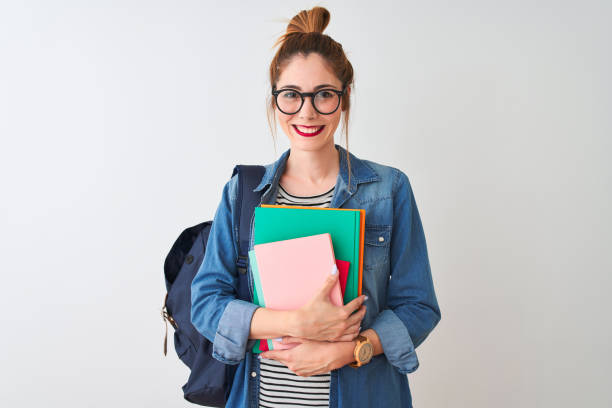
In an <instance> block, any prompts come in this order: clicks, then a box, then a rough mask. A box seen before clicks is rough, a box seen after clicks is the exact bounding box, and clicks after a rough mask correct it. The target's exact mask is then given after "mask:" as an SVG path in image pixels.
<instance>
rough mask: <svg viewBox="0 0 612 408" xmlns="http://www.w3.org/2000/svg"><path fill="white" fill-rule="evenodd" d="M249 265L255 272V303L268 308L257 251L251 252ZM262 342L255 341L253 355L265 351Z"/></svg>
mask: <svg viewBox="0 0 612 408" xmlns="http://www.w3.org/2000/svg"><path fill="white" fill-rule="evenodd" d="M249 263H250V265H251V271H252V272H253V303H255V304H256V305H258V306H262V307H266V302H264V296H263V292H262V289H261V280H260V279H259V268H258V267H257V258H256V257H255V251H254V250H251V251H249ZM259 343H260V340H256V341H255V345H254V346H253V349H252V351H253V353H261V352H263V350H262V349H261V347H260V346H259ZM268 349H269V350H271V348H270V341H269V340H268Z"/></svg>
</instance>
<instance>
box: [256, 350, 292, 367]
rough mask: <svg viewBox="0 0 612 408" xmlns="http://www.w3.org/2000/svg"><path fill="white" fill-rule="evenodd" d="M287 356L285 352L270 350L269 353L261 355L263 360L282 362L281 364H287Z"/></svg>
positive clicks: (265, 352)
mask: <svg viewBox="0 0 612 408" xmlns="http://www.w3.org/2000/svg"><path fill="white" fill-rule="evenodd" d="M285 354H286V351H285V350H269V351H264V352H263V353H261V354H260V355H261V357H262V358H267V359H270V360H276V361H280V362H281V363H283V364H285ZM285 365H287V364H285Z"/></svg>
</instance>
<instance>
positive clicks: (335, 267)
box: [331, 265, 338, 275]
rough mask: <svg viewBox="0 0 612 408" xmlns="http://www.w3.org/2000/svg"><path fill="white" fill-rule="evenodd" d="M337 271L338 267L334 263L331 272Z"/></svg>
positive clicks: (335, 272) (333, 273)
mask: <svg viewBox="0 0 612 408" xmlns="http://www.w3.org/2000/svg"><path fill="white" fill-rule="evenodd" d="M337 273H338V267H337V266H336V265H334V266H332V270H331V274H332V275H335V274H337Z"/></svg>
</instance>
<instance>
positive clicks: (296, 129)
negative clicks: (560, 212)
mask: <svg viewBox="0 0 612 408" xmlns="http://www.w3.org/2000/svg"><path fill="white" fill-rule="evenodd" d="M291 126H293V129H295V132H296V133H297V134H298V135H300V136H304V137H312V136H316V135H318V134H319V133H321V132H322V131H323V129H324V128H325V125H323V126H321V129H319V130H317V131H316V132H314V133H304V132H300V131H299V129H298V128H297V126H296V125H291ZM304 127H307V128H311V127H317V126H304Z"/></svg>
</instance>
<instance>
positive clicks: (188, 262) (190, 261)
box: [185, 255, 193, 265]
mask: <svg viewBox="0 0 612 408" xmlns="http://www.w3.org/2000/svg"><path fill="white" fill-rule="evenodd" d="M185 262H187V265H189V264H191V263H192V262H193V255H187V258H185Z"/></svg>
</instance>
